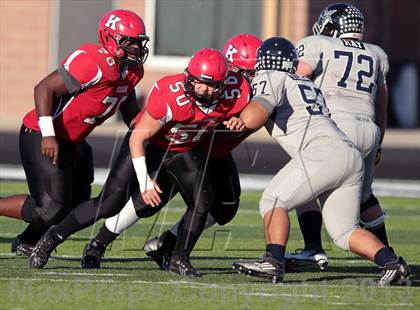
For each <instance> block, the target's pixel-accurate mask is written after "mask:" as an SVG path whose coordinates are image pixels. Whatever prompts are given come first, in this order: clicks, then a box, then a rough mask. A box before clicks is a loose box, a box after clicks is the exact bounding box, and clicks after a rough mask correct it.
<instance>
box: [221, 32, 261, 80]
mask: <svg viewBox="0 0 420 310" xmlns="http://www.w3.org/2000/svg"><path fill="white" fill-rule="evenodd" d="M261 44H262V41H261V39H260V38H258V37H257V36H256V35H253V34H251V33H241V34H237V35H235V36H233V37H231V38H230V39H229V40H227V41H226V43H225V46H224V48H223V54H224V55H225V57H226V59H227V61H228V64H229V66H230V69H231V70H232V71H235V72H239V71H250V72H254V71H255V65H256V63H257V50H258V48H259V47H260V46H261Z"/></svg>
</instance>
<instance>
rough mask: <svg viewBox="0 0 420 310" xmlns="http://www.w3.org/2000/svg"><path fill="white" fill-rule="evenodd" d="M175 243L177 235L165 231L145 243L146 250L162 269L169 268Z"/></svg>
mask: <svg viewBox="0 0 420 310" xmlns="http://www.w3.org/2000/svg"><path fill="white" fill-rule="evenodd" d="M175 243H176V237H175V236H174V235H173V234H172V233H171V232H169V231H165V232H164V233H163V234H162V235H161V236H159V237H154V238H152V239H150V240H148V241H147V242H146V244H145V245H144V251H145V252H146V255H147V256H149V257H150V258H152V259H153V260H154V261H155V262H156V264H157V265H158V266H159V268H160V269H162V270H168V266H169V263H170V259H171V256H172V250H173V248H174V246H175Z"/></svg>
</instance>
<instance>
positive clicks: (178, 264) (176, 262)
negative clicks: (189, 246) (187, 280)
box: [168, 255, 201, 277]
mask: <svg viewBox="0 0 420 310" xmlns="http://www.w3.org/2000/svg"><path fill="white" fill-rule="evenodd" d="M168 270H170V271H172V272H175V273H177V274H179V275H181V276H183V277H201V273H200V272H199V271H198V270H197V269H195V268H194V267H193V266H192V265H191V262H190V259H189V257H187V256H186V255H179V256H172V257H171V261H170V264H169V267H168Z"/></svg>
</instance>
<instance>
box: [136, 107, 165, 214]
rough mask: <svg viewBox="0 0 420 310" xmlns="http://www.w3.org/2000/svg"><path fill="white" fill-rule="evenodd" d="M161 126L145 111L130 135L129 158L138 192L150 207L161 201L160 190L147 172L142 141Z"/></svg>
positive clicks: (147, 138)
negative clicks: (137, 184) (138, 188)
mask: <svg viewBox="0 0 420 310" xmlns="http://www.w3.org/2000/svg"><path fill="white" fill-rule="evenodd" d="M161 127H162V125H161V124H160V123H159V122H158V121H157V120H155V119H154V118H153V117H151V116H150V114H149V113H148V112H147V111H145V112H144V114H143V115H142V117H141V118H140V119H139V120H138V122H137V124H136V127H135V129H134V131H133V133H132V135H131V137H130V151H131V158H132V160H133V165H134V170H135V171H136V175H137V180H138V183H139V187H140V192H141V195H142V198H143V200H144V202H145V203H146V204H148V205H151V206H152V207H155V206H157V205H158V204H159V203H160V202H161V199H160V197H159V193H162V191H161V189H160V187H159V185H158V184H157V183H156V182H155V181H154V180H152V179H151V178H150V176H149V174H148V173H147V165H146V151H145V148H144V143H145V142H146V141H147V140H149V139H150V138H151V137H153V136H154V135H155V134H156V133H157V132H158V131H159V130H160V128H161Z"/></svg>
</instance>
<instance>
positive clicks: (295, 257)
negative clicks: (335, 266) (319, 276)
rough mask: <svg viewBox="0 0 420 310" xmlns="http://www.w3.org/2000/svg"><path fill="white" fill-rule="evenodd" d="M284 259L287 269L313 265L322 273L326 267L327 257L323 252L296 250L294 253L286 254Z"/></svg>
mask: <svg viewBox="0 0 420 310" xmlns="http://www.w3.org/2000/svg"><path fill="white" fill-rule="evenodd" d="M284 258H285V260H286V268H287V269H294V268H299V267H306V266H310V265H315V266H317V267H318V268H319V269H320V270H321V271H324V270H326V269H327V266H328V257H327V254H325V252H324V250H315V249H301V250H296V251H295V253H290V252H289V253H286V254H285V256H284Z"/></svg>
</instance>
